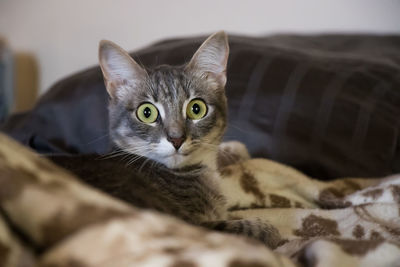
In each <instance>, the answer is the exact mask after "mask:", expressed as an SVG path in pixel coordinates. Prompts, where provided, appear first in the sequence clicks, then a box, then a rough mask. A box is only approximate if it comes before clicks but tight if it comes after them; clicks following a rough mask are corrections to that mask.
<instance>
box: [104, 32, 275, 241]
mask: <svg viewBox="0 0 400 267" xmlns="http://www.w3.org/2000/svg"><path fill="white" fill-rule="evenodd" d="M228 54H229V46H228V40H227V36H226V34H225V33H224V32H218V33H216V34H214V35H212V36H210V37H209V38H208V39H207V40H206V41H205V42H204V43H203V44H202V45H201V47H200V48H199V49H198V50H197V52H196V53H195V54H194V56H193V58H192V59H191V61H190V62H189V63H188V64H186V65H183V66H159V67H157V68H155V69H153V70H145V69H144V68H142V67H141V66H139V65H138V64H137V63H136V62H135V61H134V60H133V59H132V58H131V57H130V56H129V55H128V53H127V52H125V51H124V50H123V49H122V48H120V47H118V46H117V45H115V44H113V43H112V42H109V41H102V42H101V43H100V49H99V59H100V66H101V69H102V71H103V76H104V80H105V84H106V88H107V91H108V93H109V95H110V104H109V114H110V136H111V138H112V140H113V142H114V143H115V144H116V145H117V147H118V149H119V151H121V153H125V154H128V155H129V157H130V158H132V159H131V161H135V160H138V158H144V159H145V162H146V160H147V161H152V162H156V163H157V164H156V166H153V168H152V170H149V171H148V173H147V174H146V175H145V178H144V179H143V181H148V183H149V186H150V187H154V188H157V190H156V191H157V194H161V195H162V197H163V198H165V199H164V201H161V202H158V203H161V205H159V206H157V207H155V208H157V209H158V210H161V211H167V212H169V213H170V214H173V215H175V216H178V217H181V218H182V219H185V220H186V221H188V222H191V223H194V224H198V225H205V226H208V227H211V228H214V229H218V230H222V231H227V232H234V233H243V234H245V235H247V236H251V237H255V238H257V239H260V240H261V241H263V242H266V243H268V242H269V241H268V240H274V238H267V236H268V234H267V233H266V232H265V231H264V226H265V225H264V224H261V223H259V222H258V221H254V222H250V221H248V220H235V219H233V220H230V218H228V215H227V214H228V212H227V207H226V205H225V199H224V196H223V195H222V194H221V190H220V188H219V180H220V179H221V177H220V174H219V172H218V171H217V168H218V167H220V168H221V165H227V164H229V159H232V160H234V161H240V160H241V157H240V156H238V155H240V154H241V153H238V155H236V156H234V153H228V152H227V151H228V150H231V151H233V150H235V149H236V148H235V147H236V145H237V144H236V143H231V144H224V145H223V146H222V147H221V149H220V144H221V139H222V136H223V134H224V132H225V128H226V122H227V100H226V96H225V83H226V66H227V61H228ZM239 147H240V148H242V146H241V145H239ZM240 148H239V149H240ZM242 150H243V149H242ZM117 153H118V152H117ZM218 154H219V156H218ZM242 154H243V153H242ZM244 155H245V157H248V153H247V151H245V152H244ZM218 159H219V160H218ZM150 165H151V164H150ZM150 165H149V164H148V166H150ZM218 165H219V166H218ZM155 202H157V201H155ZM163 205H164V206H165V207H163ZM178 209H181V210H178Z"/></svg>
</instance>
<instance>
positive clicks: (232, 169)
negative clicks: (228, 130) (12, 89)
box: [0, 135, 400, 267]
mask: <svg viewBox="0 0 400 267" xmlns="http://www.w3.org/2000/svg"><path fill="white" fill-rule="evenodd" d="M221 172H222V174H223V178H222V179H221V180H220V183H221V184H220V185H221V188H222V189H223V190H224V191H223V193H224V194H225V195H226V197H227V201H228V204H229V208H230V209H229V210H230V215H231V217H238V218H254V217H256V218H258V219H260V220H263V221H266V222H267V223H268V224H269V225H270V226H271V227H273V228H275V229H277V230H278V232H279V234H280V236H281V239H282V242H281V244H282V245H280V246H279V247H277V248H275V249H274V250H273V251H272V250H271V249H268V248H266V247H264V246H263V245H261V244H259V243H257V242H255V241H251V240H248V239H246V238H244V237H243V238H242V237H235V236H230V235H227V234H219V233H215V232H212V231H207V230H204V229H201V228H198V227H194V226H191V225H188V224H186V223H184V222H182V221H180V220H177V219H174V218H172V217H170V216H166V215H161V214H159V213H156V212H152V211H147V210H141V209H138V208H135V207H132V206H129V205H127V204H125V203H123V202H120V201H118V200H116V199H113V198H112V197H110V196H107V195H105V194H103V193H100V192H98V191H97V190H95V189H91V188H88V187H87V186H85V185H83V184H82V183H80V182H79V181H77V180H76V179H75V178H74V177H73V176H72V175H71V174H69V173H67V172H66V171H64V170H62V169H60V168H58V167H55V166H53V165H52V164H50V163H49V162H48V161H47V160H45V159H42V158H39V157H38V156H37V155H35V154H34V153H32V152H30V151H28V150H27V149H25V148H23V147H22V146H20V145H18V144H16V143H15V142H13V141H11V140H10V139H8V138H7V137H5V136H3V135H0V201H1V202H0V205H1V206H0V207H1V218H0V266H7V267H8V266H52V267H54V266H116V267H118V266H296V265H301V266H399V263H400V247H399V244H400V214H399V213H400V208H399V202H400V201H399V200H400V185H399V184H400V176H392V177H388V178H385V179H344V180H338V181H335V182H329V183H326V182H320V181H316V180H312V179H310V178H308V177H306V176H304V175H303V174H301V173H300V172H298V171H296V170H294V169H291V168H289V167H287V166H284V165H281V164H278V163H276V162H272V161H268V160H260V159H254V160H247V161H242V162H239V163H237V164H235V165H230V166H227V167H225V168H224V169H222V170H221Z"/></svg>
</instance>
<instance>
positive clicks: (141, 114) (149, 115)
mask: <svg viewBox="0 0 400 267" xmlns="http://www.w3.org/2000/svg"><path fill="white" fill-rule="evenodd" d="M136 116H137V117H138V119H139V120H140V121H141V122H144V123H153V122H155V121H156V120H157V118H158V110H157V108H156V107H155V106H154V105H153V104H150V103H144V104H141V105H140V106H139V107H138V109H137V111H136Z"/></svg>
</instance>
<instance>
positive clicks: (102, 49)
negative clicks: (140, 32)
mask: <svg viewBox="0 0 400 267" xmlns="http://www.w3.org/2000/svg"><path fill="white" fill-rule="evenodd" d="M99 62H100V67H101V71H102V72H103V76H104V82H105V85H106V88H107V91H108V94H109V95H110V97H111V98H119V99H123V98H124V96H125V95H127V94H128V93H129V91H131V90H132V89H134V88H135V87H136V86H138V84H139V83H141V81H143V80H144V79H145V77H146V76H147V73H146V71H145V70H144V69H143V68H142V67H140V66H139V64H137V63H136V62H135V61H134V60H133V59H132V58H131V56H129V54H128V53H127V52H126V51H125V50H124V49H122V48H121V47H119V46H118V45H116V44H115V43H113V42H111V41H107V40H102V41H100V44H99Z"/></svg>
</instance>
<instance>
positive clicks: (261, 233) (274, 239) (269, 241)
mask: <svg viewBox="0 0 400 267" xmlns="http://www.w3.org/2000/svg"><path fill="white" fill-rule="evenodd" d="M200 225H201V226H203V227H206V228H208V229H212V230H216V231H220V232H224V233H230V234H235V235H241V236H247V237H249V238H251V239H256V240H258V241H260V242H262V243H264V244H265V245H266V246H268V247H269V248H271V249H275V248H277V247H279V246H280V245H282V244H284V243H285V242H286V240H284V239H283V238H282V237H281V235H280V234H279V231H278V230H277V229H276V228H275V227H274V226H272V225H269V224H267V223H266V222H262V221H261V220H259V219H249V220H247V219H231V220H229V219H228V220H219V221H208V222H203V223H201V224H200Z"/></svg>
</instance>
